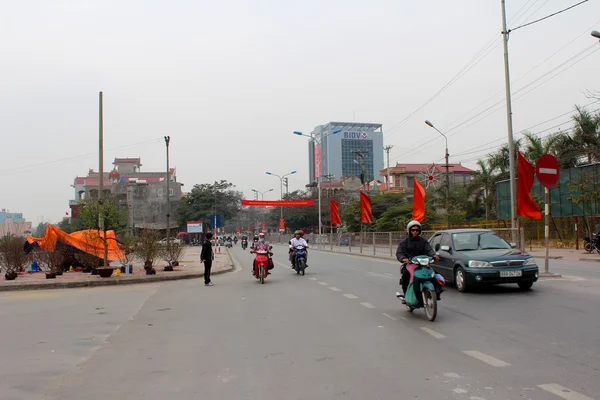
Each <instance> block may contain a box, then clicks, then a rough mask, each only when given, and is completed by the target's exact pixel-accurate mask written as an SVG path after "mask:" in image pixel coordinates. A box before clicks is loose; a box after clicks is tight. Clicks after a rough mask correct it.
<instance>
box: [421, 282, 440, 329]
mask: <svg viewBox="0 0 600 400" xmlns="http://www.w3.org/2000/svg"><path fill="white" fill-rule="evenodd" d="M423 308H425V314H426V315H427V319H428V320H430V321H431V322H433V321H435V317H436V316H437V298H436V297H435V293H433V292H432V291H431V290H429V289H428V288H425V287H424V288H423Z"/></svg>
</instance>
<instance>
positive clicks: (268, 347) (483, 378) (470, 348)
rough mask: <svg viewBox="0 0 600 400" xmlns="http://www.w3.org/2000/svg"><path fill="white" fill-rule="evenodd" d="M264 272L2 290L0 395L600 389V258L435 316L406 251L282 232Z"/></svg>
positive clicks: (448, 301) (256, 395)
mask: <svg viewBox="0 0 600 400" xmlns="http://www.w3.org/2000/svg"><path fill="white" fill-rule="evenodd" d="M274 251H275V260H276V267H275V270H274V271H273V275H271V276H269V277H268V278H267V280H266V283H265V284H264V285H261V284H260V283H259V282H258V281H256V280H255V279H254V278H253V277H252V276H251V274H250V268H249V267H250V263H251V260H252V258H251V255H250V254H249V253H248V252H243V251H242V250H241V249H240V247H239V246H237V247H234V249H233V252H234V255H235V256H236V258H237V259H238V260H239V261H240V263H241V265H242V266H243V269H241V270H237V271H236V272H233V273H230V274H225V275H220V276H216V277H214V282H215V286H213V287H205V286H204V285H203V282H202V280H192V281H178V282H165V283H160V284H146V285H136V286H129V287H110V288H91V289H71V290H55V291H40V292H24V293H10V292H8V293H0V321H1V325H0V326H1V329H0V349H1V350H0V354H1V357H0V359H1V360H2V362H1V363H0V399H2V400H9V399H10V400H12V399H18V400H30V399H36V400H37V399H61V400H76V399H77V400H81V399H85V400H96V399H98V400H99V399H103V400H104V399H107V398H115V399H123V400H125V399H168V400H178V399H185V400H188V399H225V400H229V399H231V400H234V399H235V400H239V399H253V400H254V399H256V400H258V399H261V400H262V399H277V400H280V399H290V400H291V399H307V400H308V399H311V400H312V399H337V398H339V399H360V400H367V399H368V400H375V399H432V400H433V399H466V400H481V399H503V400H505V399H511V400H512V399H536V400H537V399H544V400H548V399H549V400H552V399H561V398H562V399H567V400H585V399H590V398H591V399H593V398H596V399H600V396H599V395H598V393H600V379H598V377H599V376H600V346H599V345H598V343H599V339H600V333H599V332H600V264H598V265H596V264H594V263H585V262H579V263H565V262H560V261H553V262H552V265H551V268H552V270H553V271H555V272H559V273H561V274H564V275H566V278H564V279H561V280H549V281H542V282H538V283H537V284H535V285H534V287H533V290H531V291H528V292H521V291H519V290H518V288H517V287H516V285H514V286H513V285H510V286H507V287H499V288H493V289H490V290H486V291H482V292H476V293H468V294H461V293H458V292H457V291H456V290H454V289H453V288H449V289H448V290H447V291H446V292H445V293H444V294H443V297H442V301H441V302H440V303H439V310H438V318H437V320H436V321H435V322H433V323H431V322H429V321H427V319H426V318H425V315H424V312H423V311H422V310H417V311H415V312H414V313H412V314H411V313H408V312H407V311H405V310H404V309H403V307H402V305H401V304H400V301H399V300H397V299H396V298H395V296H394V292H395V291H396V290H397V288H398V286H397V285H398V267H399V265H398V264H397V263H394V262H393V261H388V260H379V259H371V258H365V257H359V256H348V255H342V254H330V253H325V252H318V251H314V250H313V251H311V252H310V254H309V265H310V268H308V269H307V273H306V276H304V277H303V276H297V275H296V274H295V273H294V272H293V271H292V270H291V269H290V268H289V266H288V262H287V249H286V248H285V247H281V246H275V248H274Z"/></svg>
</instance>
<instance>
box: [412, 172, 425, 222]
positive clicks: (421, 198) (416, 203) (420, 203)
mask: <svg viewBox="0 0 600 400" xmlns="http://www.w3.org/2000/svg"><path fill="white" fill-rule="evenodd" d="M414 182H415V183H414V199H413V215H412V219H414V220H415V221H419V222H423V220H424V219H425V189H424V188H423V185H421V182H419V181H418V180H417V179H415V180H414Z"/></svg>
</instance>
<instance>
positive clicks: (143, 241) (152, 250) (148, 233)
mask: <svg viewBox="0 0 600 400" xmlns="http://www.w3.org/2000/svg"><path fill="white" fill-rule="evenodd" d="M159 239H160V237H159V236H158V234H157V233H156V232H155V231H153V230H151V229H144V230H143V231H142V234H141V235H140V238H139V241H138V242H137V245H136V247H135V254H136V255H137V256H138V257H139V258H140V259H142V260H143V261H144V269H145V270H146V274H147V275H154V274H156V270H155V269H154V261H156V259H157V258H159V257H160V255H161V252H162V246H161V244H160V243H159V242H158V241H159Z"/></svg>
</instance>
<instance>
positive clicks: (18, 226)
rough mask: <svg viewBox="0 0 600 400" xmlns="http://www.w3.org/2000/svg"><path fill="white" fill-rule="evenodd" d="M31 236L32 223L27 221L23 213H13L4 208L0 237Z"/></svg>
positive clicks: (0, 218) (1, 213)
mask: <svg viewBox="0 0 600 400" xmlns="http://www.w3.org/2000/svg"><path fill="white" fill-rule="evenodd" d="M29 234H31V222H27V221H25V218H23V213H11V212H9V211H7V210H6V209H4V208H3V209H2V211H0V237H4V236H6V235H15V236H25V235H29Z"/></svg>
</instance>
